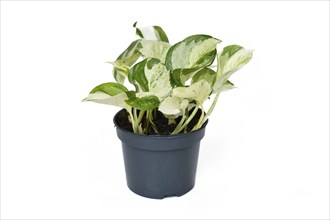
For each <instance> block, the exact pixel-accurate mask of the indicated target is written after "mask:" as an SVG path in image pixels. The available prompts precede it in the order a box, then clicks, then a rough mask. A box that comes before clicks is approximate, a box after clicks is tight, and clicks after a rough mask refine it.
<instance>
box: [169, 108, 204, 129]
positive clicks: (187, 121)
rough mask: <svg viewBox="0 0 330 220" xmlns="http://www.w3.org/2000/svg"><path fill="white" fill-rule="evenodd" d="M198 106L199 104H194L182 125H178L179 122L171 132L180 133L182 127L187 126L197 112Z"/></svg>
mask: <svg viewBox="0 0 330 220" xmlns="http://www.w3.org/2000/svg"><path fill="white" fill-rule="evenodd" d="M198 107H199V105H196V107H195V108H194V111H193V112H192V113H191V115H190V116H189V118H188V119H187V120H186V121H185V123H184V124H183V125H182V126H179V125H180V124H178V126H176V128H175V129H174V131H173V132H172V134H178V133H180V131H182V129H184V128H185V127H187V125H188V124H189V122H190V121H191V120H192V119H193V118H194V116H195V114H196V113H197V111H198Z"/></svg>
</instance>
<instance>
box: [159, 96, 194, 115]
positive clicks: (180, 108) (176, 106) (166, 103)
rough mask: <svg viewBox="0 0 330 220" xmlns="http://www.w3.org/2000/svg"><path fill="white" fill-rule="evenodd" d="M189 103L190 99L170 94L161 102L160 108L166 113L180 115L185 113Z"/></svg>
mask: <svg viewBox="0 0 330 220" xmlns="http://www.w3.org/2000/svg"><path fill="white" fill-rule="evenodd" d="M188 104H189V101H188V99H183V98H179V97H173V96H169V97H166V98H165V99H164V100H163V101H162V102H161V103H160V105H159V108H158V110H159V111H160V112H162V113H163V114H164V115H175V116H179V115H182V114H183V113H184V110H185V109H186V108H187V107H188Z"/></svg>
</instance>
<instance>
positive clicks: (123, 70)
mask: <svg viewBox="0 0 330 220" xmlns="http://www.w3.org/2000/svg"><path fill="white" fill-rule="evenodd" d="M140 47H141V44H140V40H136V41H134V42H132V43H131V44H130V45H129V46H128V47H127V49H126V50H125V51H124V52H122V53H121V54H120V55H119V57H118V58H117V60H116V61H114V62H110V63H112V64H113V65H114V68H113V76H114V78H115V80H116V81H117V82H118V83H120V84H123V83H124V81H125V78H126V77H127V76H128V71H129V68H130V67H131V66H132V65H133V64H134V63H135V62H136V61H137V59H139V57H140V56H141V54H140V52H139V49H140Z"/></svg>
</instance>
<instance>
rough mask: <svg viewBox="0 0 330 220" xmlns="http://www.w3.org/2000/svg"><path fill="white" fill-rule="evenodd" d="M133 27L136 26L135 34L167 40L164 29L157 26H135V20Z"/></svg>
mask: <svg viewBox="0 0 330 220" xmlns="http://www.w3.org/2000/svg"><path fill="white" fill-rule="evenodd" d="M133 27H135V28H136V34H137V35H138V36H139V37H141V38H143V39H146V40H157V41H163V42H167V43H168V42H169V41H168V38H167V35H166V33H165V31H164V30H163V29H162V28H161V27H159V26H151V27H137V22H135V23H134V24H133Z"/></svg>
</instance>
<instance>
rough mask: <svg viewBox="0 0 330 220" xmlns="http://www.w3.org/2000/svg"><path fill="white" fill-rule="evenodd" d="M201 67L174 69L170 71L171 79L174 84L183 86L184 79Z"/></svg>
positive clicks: (184, 83) (191, 75) (189, 77)
mask: <svg viewBox="0 0 330 220" xmlns="http://www.w3.org/2000/svg"><path fill="white" fill-rule="evenodd" d="M199 70H201V68H190V69H176V70H173V71H172V74H171V76H172V80H173V82H174V84H175V86H185V85H186V81H187V80H189V79H191V78H192V77H193V76H194V75H195V74H196V73H197V72H198V71H199Z"/></svg>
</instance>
